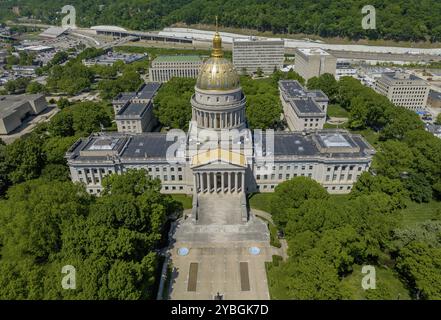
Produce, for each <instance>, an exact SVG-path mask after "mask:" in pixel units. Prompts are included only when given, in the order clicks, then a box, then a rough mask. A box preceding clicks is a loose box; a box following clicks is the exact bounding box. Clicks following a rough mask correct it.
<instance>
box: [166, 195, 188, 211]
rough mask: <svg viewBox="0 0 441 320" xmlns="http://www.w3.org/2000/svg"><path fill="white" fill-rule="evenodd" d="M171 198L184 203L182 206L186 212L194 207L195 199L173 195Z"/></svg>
mask: <svg viewBox="0 0 441 320" xmlns="http://www.w3.org/2000/svg"><path fill="white" fill-rule="evenodd" d="M171 197H172V198H173V199H174V200H176V201H179V202H180V203H182V206H183V207H184V210H186V209H191V208H192V207H193V205H192V203H193V197H191V196H187V195H185V194H172V195H171Z"/></svg>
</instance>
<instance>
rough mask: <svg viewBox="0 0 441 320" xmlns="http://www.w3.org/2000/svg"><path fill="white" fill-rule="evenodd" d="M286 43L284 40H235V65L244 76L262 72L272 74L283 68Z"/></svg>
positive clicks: (253, 38)
mask: <svg viewBox="0 0 441 320" xmlns="http://www.w3.org/2000/svg"><path fill="white" fill-rule="evenodd" d="M284 46H285V41H284V40H282V39H257V38H255V37H250V38H249V39H242V38H239V39H233V64H234V66H235V67H236V69H237V70H238V72H239V73H242V74H252V73H256V72H257V71H258V70H261V71H262V72H263V73H265V74H271V73H273V72H274V70H280V69H281V68H283V62H284V60H285V51H284Z"/></svg>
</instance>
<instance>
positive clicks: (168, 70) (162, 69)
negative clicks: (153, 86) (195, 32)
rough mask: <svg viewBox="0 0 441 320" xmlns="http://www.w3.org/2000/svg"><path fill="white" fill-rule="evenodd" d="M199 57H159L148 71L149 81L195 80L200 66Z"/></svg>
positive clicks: (200, 60) (200, 59)
mask: <svg viewBox="0 0 441 320" xmlns="http://www.w3.org/2000/svg"><path fill="white" fill-rule="evenodd" d="M202 62H203V61H202V58H201V57H200V56H194V55H193V56H190V55H180V56H179V55H178V56H159V57H157V58H156V59H155V60H153V61H152V64H151V66H150V69H149V75H150V81H153V82H161V83H162V82H167V81H169V80H170V79H171V78H173V77H179V78H197V76H198V75H199V70H200V68H201V66H202Z"/></svg>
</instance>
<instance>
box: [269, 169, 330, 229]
mask: <svg viewBox="0 0 441 320" xmlns="http://www.w3.org/2000/svg"><path fill="white" fill-rule="evenodd" d="M328 196H329V195H328V193H327V192H326V190H325V189H324V188H323V187H322V186H321V185H320V184H318V183H317V182H315V181H314V180H312V179H310V178H306V177H297V178H293V179H291V180H288V181H285V182H283V183H281V184H279V185H278V186H277V187H276V189H275V192H274V200H273V201H272V207H271V213H272V214H273V219H274V222H275V223H276V224H277V225H278V226H279V227H284V226H286V223H287V222H288V213H287V210H288V209H291V208H299V207H300V206H301V205H302V204H303V203H304V202H305V201H306V200H308V199H327V198H328Z"/></svg>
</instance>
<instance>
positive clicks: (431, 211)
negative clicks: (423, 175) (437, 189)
mask: <svg viewBox="0 0 441 320" xmlns="http://www.w3.org/2000/svg"><path fill="white" fill-rule="evenodd" d="M401 212H402V221H401V225H402V226H403V227H410V226H414V225H416V224H418V223H421V222H425V221H428V220H433V219H437V220H441V202H437V201H431V202H429V203H416V202H409V203H408V204H407V208H406V209H404V210H402V211H401Z"/></svg>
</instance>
